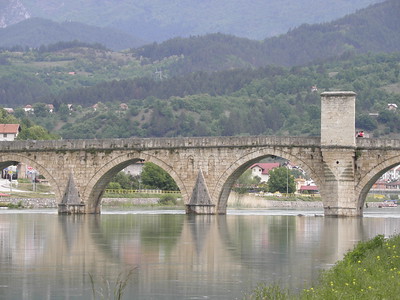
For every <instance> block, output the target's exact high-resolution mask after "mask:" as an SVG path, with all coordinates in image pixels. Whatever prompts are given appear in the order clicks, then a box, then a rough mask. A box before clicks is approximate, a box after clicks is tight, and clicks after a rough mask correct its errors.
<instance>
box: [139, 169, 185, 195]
mask: <svg viewBox="0 0 400 300" xmlns="http://www.w3.org/2000/svg"><path fill="white" fill-rule="evenodd" d="M142 184H143V186H144V187H146V188H149V189H160V190H163V191H178V190H179V188H178V186H177V185H176V183H175V181H174V180H173V179H172V177H171V176H170V175H169V174H168V173H167V172H165V171H164V170H163V169H161V168H160V167H159V166H157V165H155V164H153V163H145V164H144V167H143V171H142Z"/></svg>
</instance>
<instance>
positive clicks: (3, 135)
mask: <svg viewBox="0 0 400 300" xmlns="http://www.w3.org/2000/svg"><path fill="white" fill-rule="evenodd" d="M20 131H21V126H19V124H0V141H13V140H15V138H16V137H17V136H18V134H19V132H20Z"/></svg>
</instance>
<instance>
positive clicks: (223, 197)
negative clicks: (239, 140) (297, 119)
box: [211, 148, 322, 214]
mask: <svg viewBox="0 0 400 300" xmlns="http://www.w3.org/2000/svg"><path fill="white" fill-rule="evenodd" d="M269 156H276V157H282V158H284V159H287V160H289V161H291V162H293V163H294V164H296V165H298V166H300V167H302V168H303V170H304V171H305V172H306V173H307V174H309V175H310V176H311V177H312V178H313V180H314V181H315V183H316V184H317V185H318V186H319V187H321V183H322V181H321V179H320V177H319V176H318V174H317V172H316V171H315V170H314V169H313V168H312V167H310V166H309V165H308V164H307V163H306V161H305V160H304V159H303V158H301V157H297V156H295V155H293V154H291V153H289V152H287V151H284V150H280V149H276V148H263V149H260V150H256V151H253V152H251V153H249V154H247V155H245V156H243V157H241V158H240V159H238V160H237V161H236V162H234V163H233V164H232V165H231V166H230V167H229V168H228V169H226V170H225V172H223V174H222V175H221V176H220V177H219V179H218V182H217V184H216V186H215V188H214V189H213V191H212V192H211V197H212V199H216V200H217V201H218V203H217V211H218V213H219V214H225V212H226V207H227V202H228V197H229V194H230V192H231V188H232V186H233V184H234V182H235V181H236V179H237V178H238V177H239V176H240V175H241V174H242V173H243V172H244V171H245V170H246V169H248V168H249V167H250V166H251V165H252V164H254V163H256V162H258V161H260V160H261V159H263V158H265V157H269Z"/></svg>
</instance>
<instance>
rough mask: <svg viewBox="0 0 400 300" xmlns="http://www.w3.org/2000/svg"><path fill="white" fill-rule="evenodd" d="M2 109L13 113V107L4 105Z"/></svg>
mask: <svg viewBox="0 0 400 300" xmlns="http://www.w3.org/2000/svg"><path fill="white" fill-rule="evenodd" d="M4 110H5V111H6V112H8V113H9V114H13V113H14V109H13V108H10V107H4Z"/></svg>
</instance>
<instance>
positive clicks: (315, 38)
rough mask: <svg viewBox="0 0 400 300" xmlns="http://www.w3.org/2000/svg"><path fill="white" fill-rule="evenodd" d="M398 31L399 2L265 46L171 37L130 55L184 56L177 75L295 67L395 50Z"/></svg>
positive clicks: (245, 41) (306, 27) (210, 38)
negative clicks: (331, 59)
mask: <svg viewBox="0 0 400 300" xmlns="http://www.w3.org/2000/svg"><path fill="white" fill-rule="evenodd" d="M399 28H400V1H398V0H388V1H386V2H384V3H379V4H375V5H373V6H370V7H368V8H366V9H363V10H360V11H358V12H357V13H355V14H352V15H348V16H346V17H344V18H341V19H339V20H336V21H333V22H330V23H324V24H319V25H302V26H300V27H299V28H296V29H293V30H291V31H290V32H288V33H287V34H284V35H281V36H278V37H274V38H269V39H266V40H265V41H263V42H257V41H251V40H248V39H243V38H237V37H234V36H227V35H223V34H210V35H206V36H198V37H191V38H186V39H184V38H175V39H172V40H169V41H166V42H164V43H161V44H157V43H154V44H151V45H147V46H144V47H141V48H139V49H135V50H134V52H135V53H136V54H137V55H141V56H143V57H146V58H148V59H149V60H151V61H155V60H161V59H163V58H165V57H168V56H171V55H183V57H184V58H183V60H181V61H179V62H178V63H177V64H176V65H175V66H174V68H173V69H174V71H175V72H176V73H177V74H183V73H188V72H193V71H196V70H205V71H210V70H222V69H228V68H243V67H260V66H265V65H268V64H275V65H283V66H295V65H304V64H307V63H310V62H313V61H323V60H326V59H329V58H332V57H339V56H341V55H352V54H357V53H367V52H386V53H387V52H393V51H399V50H400V35H399Z"/></svg>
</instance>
